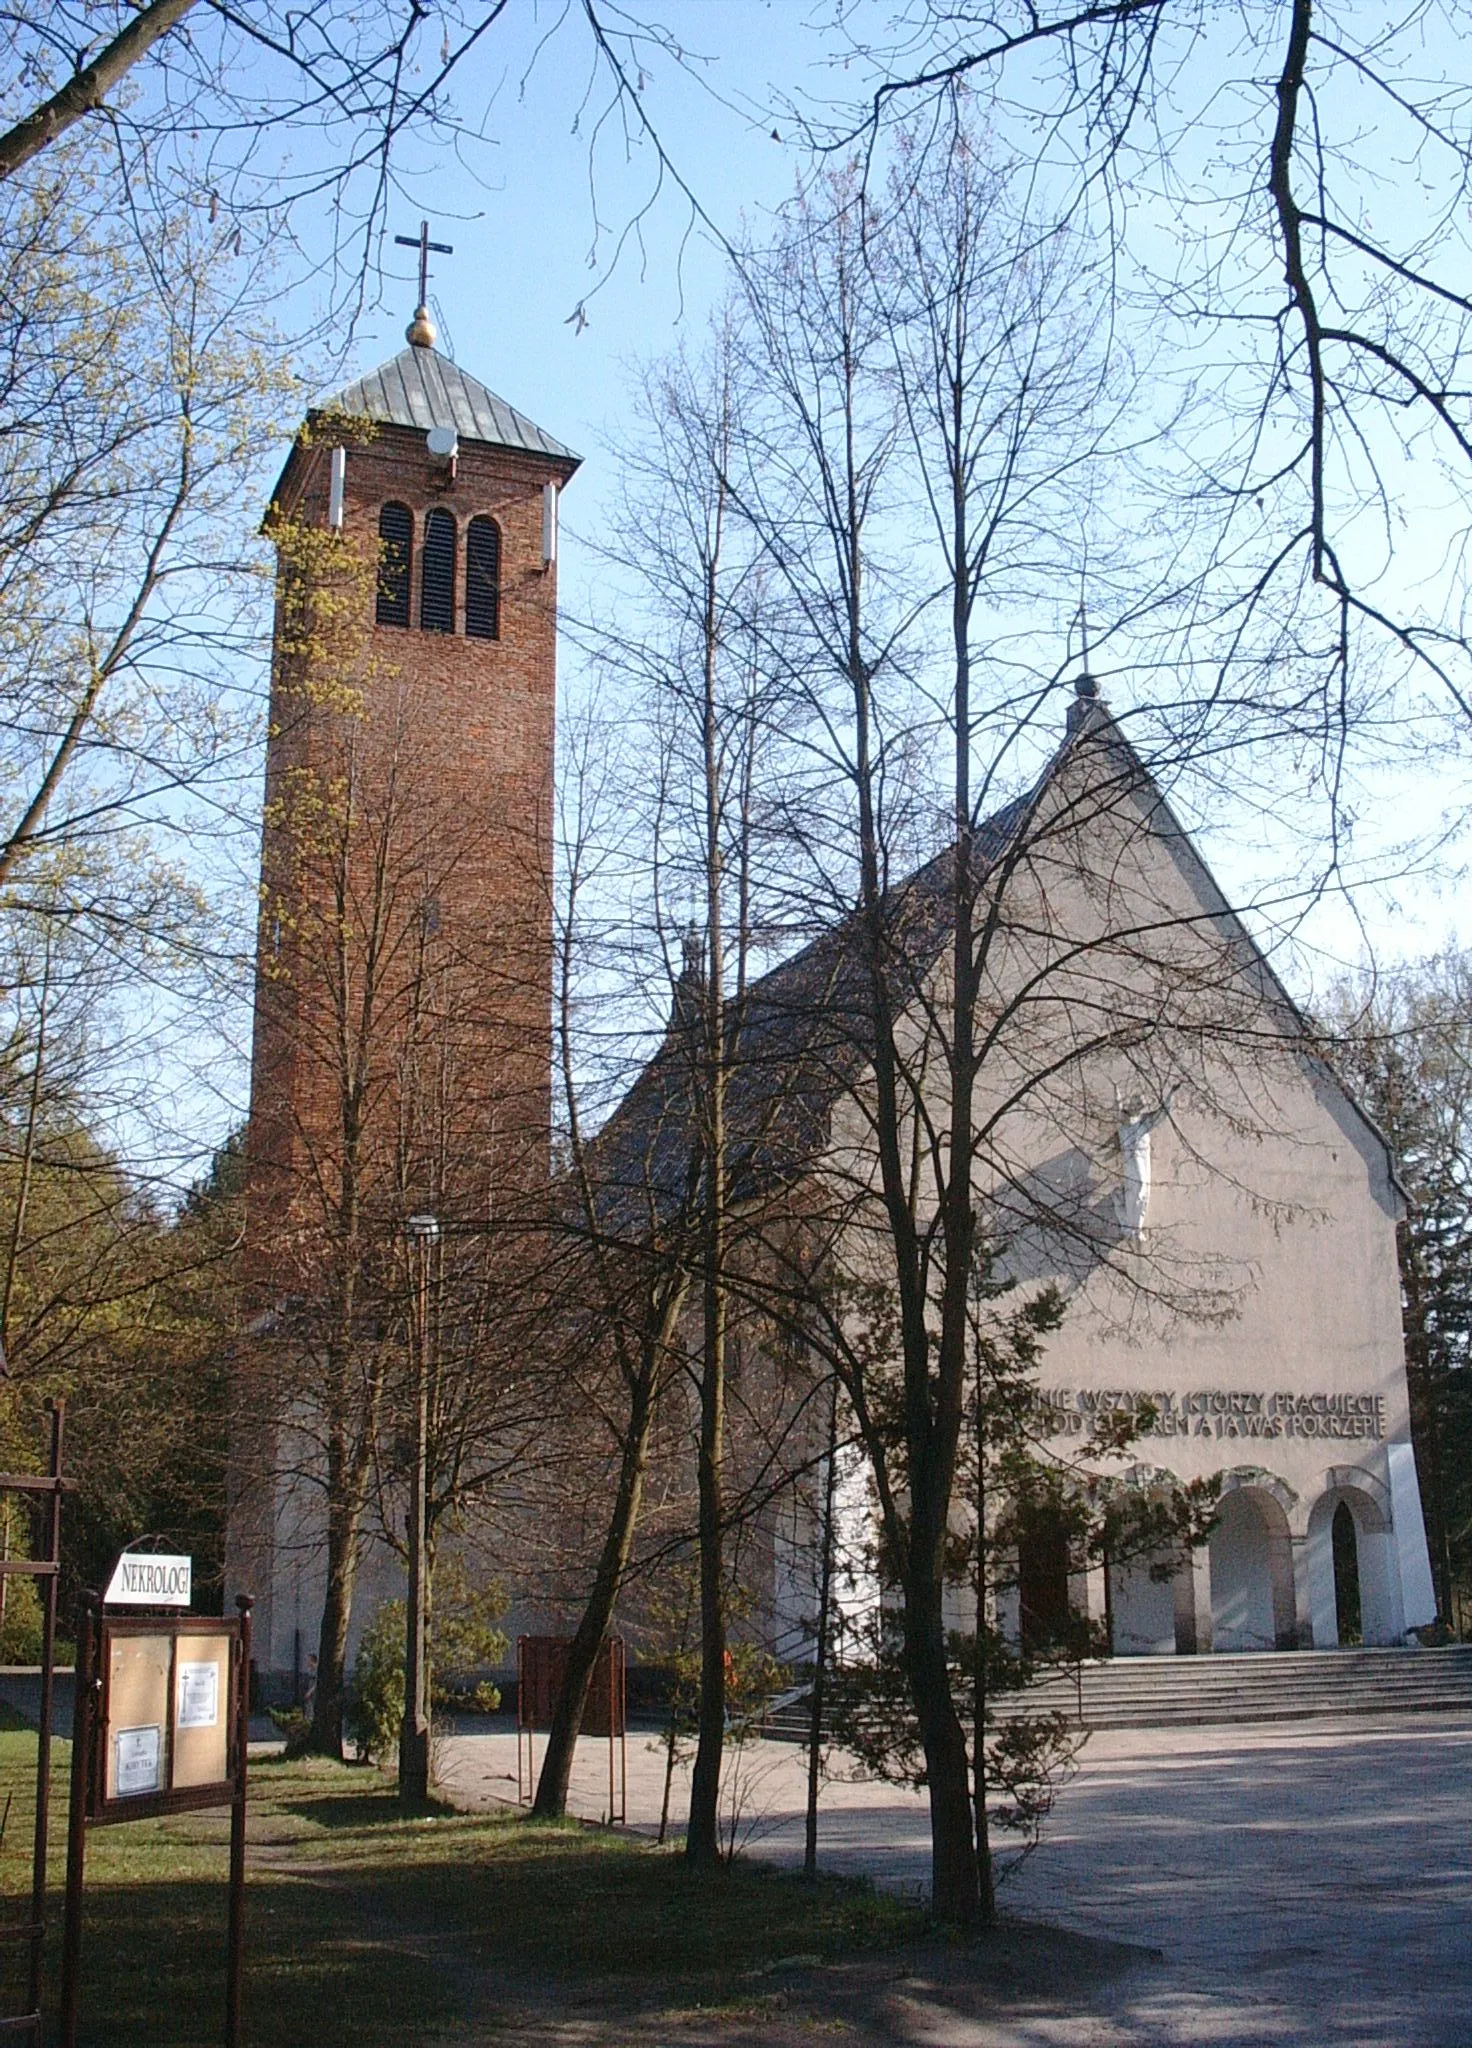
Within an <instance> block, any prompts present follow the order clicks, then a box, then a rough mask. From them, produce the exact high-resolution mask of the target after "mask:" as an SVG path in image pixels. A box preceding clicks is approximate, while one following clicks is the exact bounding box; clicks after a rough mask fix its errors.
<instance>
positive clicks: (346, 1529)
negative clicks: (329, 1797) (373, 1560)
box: [311, 1479, 358, 1760]
mask: <svg viewBox="0 0 1472 2048" xmlns="http://www.w3.org/2000/svg"><path fill="white" fill-rule="evenodd" d="M330 1483H331V1482H330V1479H329V1485H330ZM357 1571H358V1517H357V1515H356V1513H355V1512H354V1510H353V1506H352V1503H351V1502H350V1501H349V1500H347V1499H344V1498H334V1497H332V1495H331V1494H329V1499H328V1507H327V1590H326V1592H325V1594H324V1596H323V1600H322V1624H321V1628H320V1630H319V1632H318V1637H317V1689H316V1692H315V1694H314V1696H313V1700H312V1729H311V1746H312V1748H313V1749H314V1750H317V1751H318V1752H319V1753H320V1754H321V1755H323V1756H332V1757H337V1758H338V1759H339V1760H341V1758H342V1754H343V1718H344V1712H345V1709H346V1704H347V1661H348V1626H349V1623H350V1622H351V1620H352V1613H353V1582H354V1580H355V1579H356V1577H357Z"/></svg>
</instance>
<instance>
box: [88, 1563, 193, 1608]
mask: <svg viewBox="0 0 1472 2048" xmlns="http://www.w3.org/2000/svg"><path fill="white" fill-rule="evenodd" d="M193 1579H194V1559H193V1558H192V1557H163V1556H160V1555H159V1554H158V1553H156V1552H155V1553H153V1554H149V1555H145V1554H144V1553H143V1552H141V1551H132V1550H125V1551H124V1552H123V1554H122V1556H121V1557H120V1558H119V1559H118V1561H117V1563H116V1564H115V1565H114V1566H113V1573H112V1577H111V1578H110V1579H109V1580H108V1582H107V1591H106V1592H105V1593H104V1594H103V1596H102V1599H103V1604H104V1605H105V1606H108V1607H187V1606H188V1605H189V1601H190V1597H191V1594H192V1589H193Z"/></svg>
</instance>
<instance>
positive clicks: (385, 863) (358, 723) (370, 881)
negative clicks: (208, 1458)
mask: <svg viewBox="0 0 1472 2048" xmlns="http://www.w3.org/2000/svg"><path fill="white" fill-rule="evenodd" d="M335 442H343V443H344V444H345V445H346V446H347V447H348V457H347V471H346V510H345V523H344V529H343V535H342V540H341V544H340V551H341V557H342V560H343V561H344V562H345V563H346V564H348V565H349V566H348V568H347V569H346V570H345V571H344V572H342V573H339V572H338V571H337V570H336V569H334V567H333V566H332V559H333V549H334V547H335V546H336V545H337V544H333V543H329V542H327V541H326V529H327V519H328V488H329V470H330V450H331V446H332V445H333V444H334V443H335ZM571 467H572V465H571V464H569V463H564V462H560V461H554V460H552V459H550V458H547V457H544V456H538V455H533V454H526V453H521V452H517V451H513V450H509V449H499V448H490V447H486V446H484V445H482V444H477V443H473V442H470V443H462V445H461V450H460V454H459V457H458V461H457V463H456V464H455V468H454V474H453V476H452V474H451V465H450V463H449V462H448V461H447V460H446V459H444V458H437V457H434V456H431V455H430V454H429V453H428V451H427V449H426V447H425V442H424V437H423V435H422V434H420V433H417V432H414V431H410V430H407V429H402V428H398V427H391V426H385V427H381V428H379V429H377V430H376V431H375V432H374V433H373V435H372V437H371V439H370V440H368V441H366V442H365V441H363V440H361V439H358V440H353V439H351V438H348V437H347V436H344V435H343V434H341V433H340V432H338V431H337V430H336V428H335V427H329V428H325V429H322V430H321V431H320V433H319V435H318V436H314V437H313V438H312V439H310V440H309V441H307V442H305V443H304V444H302V445H299V446H298V447H297V448H296V449H295V450H294V451H293V453H292V456H291V458H290V460H289V462H288V464H287V467H286V471H285V473H284V475H283V478H282V482H281V486H280V489H279V491H278V495H277V501H276V506H275V508H274V509H275V511H276V512H277V513H278V514H279V515H282V516H284V517H285V518H286V519H287V520H288V521H290V522H292V523H293V524H294V525H295V526H297V527H300V528H305V529H307V530H308V532H309V534H310V536H311V545H312V547H313V548H314V549H317V550H320V549H322V548H324V546H325V547H326V549H327V552H326V553H325V554H320V555H314V556H313V557H312V558H311V559H310V560H308V561H307V562H306V563H305V564H302V563H301V562H300V561H298V563H297V571H298V574H299V575H304V576H305V577H306V579H307V580H308V582H309V583H311V582H313V581H314V580H315V581H317V582H320V585H321V587H322V588H323V589H324V590H325V591H326V592H327V598H326V605H327V612H328V617H327V619H326V622H325V624H322V625H320V626H319V628H318V630H317V632H316V633H315V634H314V636H313V644H312V645H311V647H310V648H307V649H304V648H303V647H302V646H300V645H296V644H293V636H292V634H291V632H290V631H289V630H288V627H289V621H290V619H291V617H292V616H294V614H292V613H291V611H290V609H289V607H287V606H284V605H280V604H279V605H278V624H277V647H276V658H275V662H274V665H273V674H272V693H271V738H270V741H269V745H268V752H267V772H266V804H267V811H266V824H265V828H264V833H263V845H262V877H263V903H262V919H261V934H260V951H259V959H258V967H257V988H256V1015H255V1037H254V1051H253V1062H252V1091H251V1127H250V1140H249V1154H250V1183H249V1185H250V1195H251V1203H250V1207H251V1212H252V1240H253V1244H254V1246H255V1250H256V1265H257V1275H258V1279H259V1281H260V1283H261V1285H262V1288H263V1291H264V1292H266V1293H268V1294H269V1293H271V1292H273V1291H279V1289H280V1288H281V1287H282V1286H286V1287H287V1288H288V1291H289V1288H290V1280H289V1276H288V1274H287V1273H285V1272H283V1271H277V1270H273V1269H274V1268H278V1267H279V1266H280V1264H281V1261H282V1257H283V1253H284V1244H285V1238H286V1236H287V1235H291V1236H298V1237H299V1236H300V1235H301V1233H302V1232H303V1231H304V1230H307V1231H310V1229H311V1227H312V1218H313V1213H314V1211H321V1210H322V1207H323V1205H324V1203H325V1204H327V1205H328V1206H330V1203H331V1200H332V1198H333V1183H334V1180H335V1177H336V1167H337V1165H338V1155H339V1154H340V1152H341V1148H342V1127H343V1113H342V1088H341V1084H342V1080H343V1054H342V1030H341V1028H340V1027H341V1024H342V1021H343V1016H344V1015H347V1014H349V1013H351V1012H352V1011H353V1002H352V1000H351V997H352V995H353V993H354V992H355V993H356V996H357V998H358V999H359V1010H360V1011H361V998H362V997H363V996H364V995H365V994H371V996H372V1001H373V1004H374V1006H375V1012H376V1014H375V1016H374V1018H373V1023H372V1030H371V1033H370V1034H369V1035H368V1037H371V1040H372V1043H371V1044H369V1043H368V1038H365V1039H364V1046H365V1048H366V1050H365V1053H364V1057H365V1058H366V1059H367V1061H368V1063H369V1064H370V1065H373V1066H374V1067H375V1072H374V1073H373V1075H372V1076H371V1079H370V1085H369V1086H368V1088H367V1090H366V1094H365V1100H364V1105H363V1114H364V1116H365V1117H366V1119H367V1124H368V1128H366V1129H365V1130H364V1132H363V1133H362V1143H363V1145H364V1147H365V1154H364V1156H365V1160H366V1161H367V1163H368V1177H369V1181H370V1183H371V1185H372V1188H373V1191H374V1193H373V1200H374V1203H375V1205H376V1206H377V1207H381V1208H384V1209H385V1210H387V1209H388V1208H390V1207H392V1206H393V1205H394V1203H395V1202H397V1201H398V1200H399V1199H400V1198H401V1196H402V1192H403V1188H402V1184H403V1182H404V1179H405V1173H406V1168H405V1163H404V1158H405V1145H406V1139H405V1128H404V1127H405V1120H406V1114H407V1115H408V1119H409V1121H410V1122H411V1123H413V1124H415V1125H416V1127H417V1139H414V1140H413V1142H417V1143H418V1145H419V1149H420V1153H421V1159H420V1165H419V1167H418V1169H411V1170H410V1175H411V1177H412V1172H413V1171H415V1170H417V1171H419V1172H420V1173H421V1174H422V1175H423V1176H425V1177H427V1178H428V1179H430V1180H434V1181H435V1182H436V1185H435V1186H434V1187H433V1188H432V1189H431V1188H428V1187H427V1188H426V1189H425V1197H426V1199H427V1198H429V1196H430V1195H431V1194H432V1195H433V1199H434V1201H435V1204H436V1206H438V1207H440V1208H441V1209H442V1210H443V1211H444V1212H445V1213H447V1214H451V1213H456V1212H457V1211H458V1210H463V1211H464V1213H466V1214H468V1215H471V1216H482V1215H484V1214H485V1213H486V1209H487V1207H488V1206H491V1207H493V1206H494V1204H495V1202H496V1199H497V1196H498V1192H499V1193H501V1194H504V1193H505V1192H507V1191H508V1190H512V1189H515V1188H518V1187H520V1188H523V1189H525V1188H526V1186H527V1185H528V1183H529V1182H535V1181H536V1180H537V1179H538V1178H539V1177H540V1176H541V1175H542V1174H543V1173H544V1171H545V1161H546V1155H547V1130H548V1114H549V1077H550V1066H551V1036H550V1006H551V912H550V877H551V869H552V837H551V815H552V795H553V782H552V778H553V748H554V721H555V697H556V606H557V588H556V568H555V565H554V566H552V567H550V568H547V567H544V565H543V561H542V491H543V486H544V485H545V484H547V483H548V482H556V483H558V484H561V483H563V482H565V481H566V479H567V477H568V476H569V475H570V474H571ZM391 499H392V500H397V501H399V502H400V503H402V504H405V505H407V506H408V507H409V508H410V510H411V511H412V513H413V517H414V558H413V581H412V602H411V617H412V618H413V620H414V621H415V623H413V624H411V625H410V626H409V627H408V628H396V627H388V626H378V625H376V624H374V623H373V620H372V607H373V574H372V564H373V563H374V562H375V561H376V557H377V532H378V515H379V508H380V507H381V506H382V504H383V503H384V502H385V501H387V500H391ZM436 506H440V507H444V508H445V509H446V510H448V511H449V512H450V513H451V514H452V515H453V517H454V519H455V521H456V529H457V574H456V622H455V623H456V630H455V632H454V633H453V634H450V633H436V632H426V631H423V630H421V629H420V627H419V626H418V624H417V620H418V616H419V602H418V599H419V574H420V569H421V565H422V541H423V533H424V521H425V515H426V513H427V512H428V511H429V510H430V509H431V508H433V507H436ZM475 514H489V515H490V516H492V517H493V518H494V519H495V520H496V521H497V523H498V525H499V527H500V531H501V605H500V637H499V638H498V639H496V640H483V639H472V638H468V637H467V636H466V635H465V631H464V607H465V532H466V527H467V524H468V521H469V520H470V518H471V517H472V516H473V515H475ZM354 562H356V563H357V565H358V568H357V571H356V573H355V572H354V571H353V569H352V567H351V565H352V564H353V563H354ZM334 807H336V808H335V810H334ZM349 807H350V808H351V814H352V822H351V825H348V824H347V823H346V813H347V811H348V809H349ZM329 812H332V813H333V815H332V816H331V817H329V816H328V815H327V814H328V813H329ZM337 813H341V814H342V815H338V814H337ZM340 1012H342V1013H343V1014H342V1015H340V1014H339V1013H340ZM406 1047H408V1048H409V1051H408V1052H407V1053H406ZM406 1064H407V1066H411V1067H412V1069H413V1072H412V1074H407V1073H406ZM406 1094H407V1096H412V1097H413V1101H412V1103H410V1104H409V1107H408V1110H407V1111H406ZM410 1149H411V1150H412V1149H413V1143H412V1142H411V1144H410ZM431 1158H432V1159H433V1165H431ZM395 1177H397V1181H398V1183H399V1187H398V1189H397V1190H396V1189H395V1188H394V1187H393V1186H392V1185H391V1183H392V1182H393V1181H394V1179H395ZM382 1220H383V1221H385V1222H387V1221H388V1217H387V1215H385V1216H384V1218H383V1219H382ZM287 1262H288V1263H290V1261H289V1260H288V1261H287Z"/></svg>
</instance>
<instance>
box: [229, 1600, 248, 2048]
mask: <svg viewBox="0 0 1472 2048" xmlns="http://www.w3.org/2000/svg"><path fill="white" fill-rule="evenodd" d="M235 1605H236V1606H237V1607H238V1608H239V1610H240V1647H239V1663H238V1666H237V1670H236V1689H235V1792H234V1796H233V1798H232V1799H231V1801H230V1931H229V1936H228V1948H227V1952H226V1963H225V2048H240V2040H241V2033H240V1996H241V1987H242V1985H243V1983H244V1976H245V1767H246V1759H247V1757H248V1756H249V1754H250V1655H251V1623H250V1611H251V1608H252V1607H253V1606H254V1605H255V1602H254V1600H253V1599H252V1597H251V1595H250V1594H249V1593H237V1594H236V1596H235Z"/></svg>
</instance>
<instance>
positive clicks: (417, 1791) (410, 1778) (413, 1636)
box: [399, 1216, 440, 1806]
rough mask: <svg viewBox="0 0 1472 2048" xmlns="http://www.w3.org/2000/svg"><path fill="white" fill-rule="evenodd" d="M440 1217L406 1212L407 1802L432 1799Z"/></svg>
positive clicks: (403, 1761)
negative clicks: (409, 1455)
mask: <svg viewBox="0 0 1472 2048" xmlns="http://www.w3.org/2000/svg"><path fill="white" fill-rule="evenodd" d="M439 1236H440V1224H439V1218H438V1217H437V1216H407V1217H405V1219H404V1237H405V1240H406V1241H407V1244H408V1247H409V1257H410V1263H411V1265H412V1266H413V1268H414V1273H413V1279H414V1322H413V1328H414V1341H413V1346H412V1350H413V1359H412V1363H413V1367H414V1474H413V1479H412V1482H411V1486H410V1493H409V1587H408V1597H407V1599H406V1601H405V1603H404V1605H405V1642H404V1719H403V1723H402V1725H401V1727H400V1729H399V1797H400V1799H401V1800H403V1801H404V1803H405V1804H406V1805H409V1806H423V1805H425V1804H426V1803H427V1802H428V1799H429V1762H430V1756H429V1746H430V1708H429V1657H428V1644H427V1642H426V1636H425V1619H426V1614H427V1611H428V1606H429V1602H428V1599H427V1597H426V1596H427V1593H428V1590H429V1589H428V1573H427V1563H428V1560H427V1557H426V1553H425V1523H426V1520H427V1516H428V1507H429V1262H430V1258H431V1256H432V1254H433V1252H434V1248H435V1246H436V1245H437V1244H438V1242H439Z"/></svg>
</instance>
